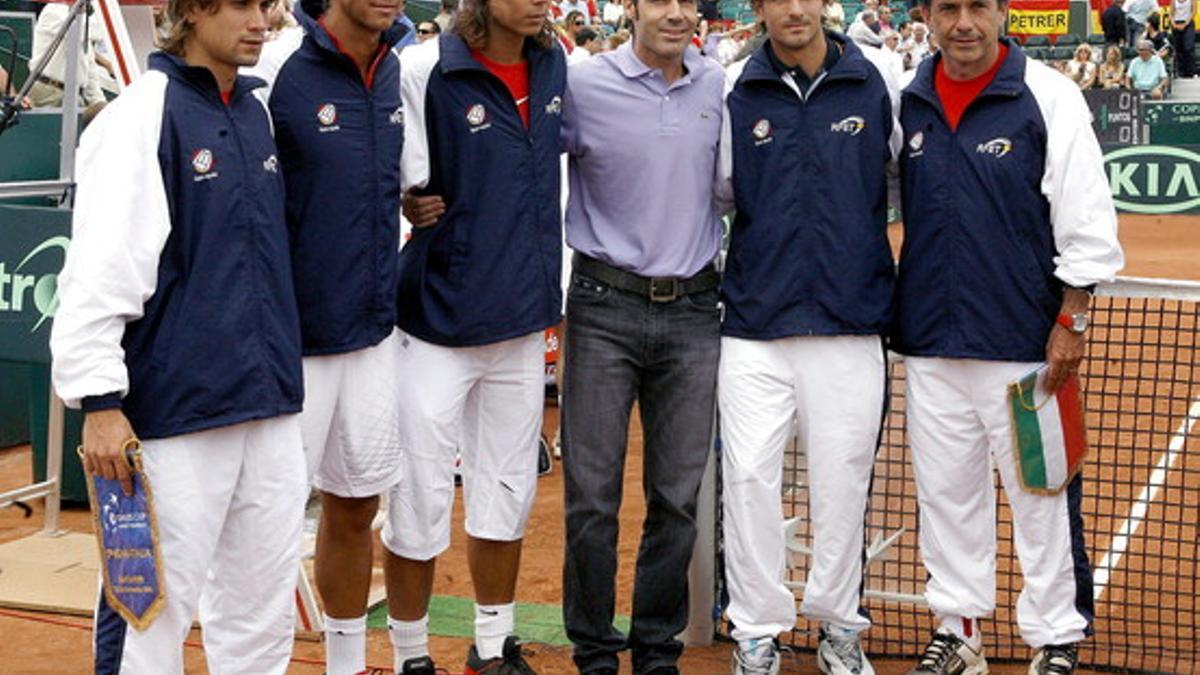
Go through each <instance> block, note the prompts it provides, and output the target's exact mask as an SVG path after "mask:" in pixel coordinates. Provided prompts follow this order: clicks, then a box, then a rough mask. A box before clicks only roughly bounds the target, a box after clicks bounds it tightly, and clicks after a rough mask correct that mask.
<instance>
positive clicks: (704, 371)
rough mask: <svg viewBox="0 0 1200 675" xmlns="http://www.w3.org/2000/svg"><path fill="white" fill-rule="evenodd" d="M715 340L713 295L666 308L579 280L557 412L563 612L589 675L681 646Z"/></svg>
mask: <svg viewBox="0 0 1200 675" xmlns="http://www.w3.org/2000/svg"><path fill="white" fill-rule="evenodd" d="M719 333H720V309H719V306H718V303H717V291H716V290H715V289H714V290H711V291H703V292H700V293H693V294H691V295H685V296H682V297H679V298H677V299H675V300H673V301H671V302H665V303H659V302H651V301H650V300H649V299H648V298H646V297H641V296H638V295H634V294H632V293H626V292H624V291H621V290H618V289H615V288H612V287H609V286H607V285H605V284H603V283H601V282H598V281H596V280H595V279H592V278H590V277H586V276H583V275H581V274H579V273H576V274H574V275H573V278H572V280H571V288H570V291H569V292H568V295H567V331H566V352H565V359H566V365H565V369H564V379H563V408H562V440H563V467H564V475H565V479H566V518H567V540H566V563H565V565H564V568H563V596H564V597H563V617H564V620H565V623H566V629H567V636H568V637H570V638H571V641H572V642H573V643H574V644H575V655H574V656H575V664H576V666H578V668H579V670H580V671H581V672H583V673H587V672H592V671H596V670H603V669H608V668H612V669H616V668H617V654H618V652H620V651H621V650H623V649H626V648H629V649H631V650H632V651H633V668H634V672H635V673H645V672H648V671H650V670H653V669H654V668H658V667H661V666H671V665H674V664H675V662H676V661H677V660H678V658H679V655H680V654H681V653H682V651H683V645H682V644H681V643H680V642H679V641H678V640H676V639H675V636H676V635H677V634H678V633H680V632H681V631H682V630H683V629H684V627H685V626H686V623H687V599H688V590H687V567H688V563H689V562H690V561H691V557H692V546H693V543H694V542H695V539H696V522H695V516H696V497H697V493H698V492H699V489H700V479H701V478H702V477H703V475H704V468H705V465H706V462H707V459H708V453H709V452H711V451H712V438H711V433H712V422H713V413H714V403H715V394H716V383H717V359H718V354H719V350H720V334H719ZM634 401H637V402H638V404H639V409H640V412H641V418H642V433H643V438H644V440H645V450H644V456H643V478H642V491H643V493H644V494H645V498H646V519H645V521H644V522H643V525H642V541H641V546H640V548H639V550H638V557H637V569H636V574H635V577H634V588H633V621H632V625H631V626H630V631H629V636H628V638H626V637H625V636H624V635H622V634H621V633H620V632H619V631H618V630H617V629H616V628H615V627H614V626H613V611H614V602H615V597H614V596H615V581H616V574H617V529H618V528H617V511H618V510H619V508H620V506H621V492H622V487H623V485H622V477H623V475H624V469H625V450H626V442H627V439H628V434H629V415H630V411H631V409H632V407H633V403H634Z"/></svg>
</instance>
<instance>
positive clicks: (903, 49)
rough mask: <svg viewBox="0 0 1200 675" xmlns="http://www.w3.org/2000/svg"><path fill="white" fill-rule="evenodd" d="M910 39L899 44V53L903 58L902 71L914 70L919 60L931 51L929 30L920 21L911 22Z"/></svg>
mask: <svg viewBox="0 0 1200 675" xmlns="http://www.w3.org/2000/svg"><path fill="white" fill-rule="evenodd" d="M911 25H912V37H910V38H909V39H907V40H904V41H902V42H901V43H900V49H899V51H900V53H901V54H902V55H903V56H904V69H905V70H912V69H913V68H916V67H917V65H918V64H920V63H921V60H922V59H924V58H925V57H926V56H928V55H929V53H930V52H932V51H933V45H931V44H930V41H929V28H928V27H926V25H925V24H923V23H921V22H920V21H914V22H912V24H911Z"/></svg>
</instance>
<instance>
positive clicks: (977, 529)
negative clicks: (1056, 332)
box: [905, 357, 1092, 648]
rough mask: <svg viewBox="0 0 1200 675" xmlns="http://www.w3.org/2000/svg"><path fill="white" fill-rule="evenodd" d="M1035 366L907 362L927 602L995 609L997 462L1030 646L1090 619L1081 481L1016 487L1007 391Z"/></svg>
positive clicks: (952, 608) (1062, 636) (955, 608)
mask: <svg viewBox="0 0 1200 675" xmlns="http://www.w3.org/2000/svg"><path fill="white" fill-rule="evenodd" d="M1038 365H1039V364H1037V363H1014V362H996V361H978V360H968V359H937V358H919V357H909V358H906V359H905V368H906V373H907V381H908V396H907V399H908V439H909V444H910V445H911V447H912V454H913V465H914V468H915V470H916V477H917V498H918V502H919V504H920V512H921V537H920V542H921V555H922V557H923V558H924V560H925V567H926V568H927V569H928V570H929V575H930V578H929V582H928V583H927V584H926V587H925V597H926V599H927V600H928V601H929V606H930V607H931V608H932V609H933V611H934V613H935V614H936V615H937V616H938V617H939V618H940V619H941V620H942V621H943V623H949V624H951V625H953V623H954V622H955V621H956V620H957V618H959V617H965V618H972V619H973V618H979V617H984V616H988V615H990V614H991V613H992V612H993V610H995V608H996V493H995V488H994V487H993V486H994V484H995V483H994V479H993V477H992V466H993V464H994V465H995V466H996V467H997V468H999V470H1000V480H1001V482H1002V483H1003V485H1004V490H1005V493H1006V494H1007V496H1008V501H1009V504H1011V506H1012V511H1013V521H1014V532H1013V538H1014V540H1015V542H1016V548H1017V556H1018V558H1019V560H1020V562H1021V570H1022V571H1023V573H1024V579H1025V585H1024V588H1023V589H1022V590H1021V595H1020V599H1019V600H1018V601H1017V623H1018V625H1019V626H1020V629H1021V636H1022V638H1024V640H1025V641H1026V642H1027V643H1029V645H1030V646H1032V647H1034V648H1038V647H1041V646H1043V645H1047V644H1061V643H1064V642H1077V641H1079V640H1082V639H1083V637H1084V635H1085V632H1088V631H1089V627H1090V621H1091V617H1092V578H1091V567H1090V566H1089V564H1088V560H1087V553H1086V551H1085V550H1084V544H1083V532H1082V519H1081V517H1080V513H1079V507H1080V500H1081V498H1082V495H1081V481H1080V479H1078V478H1077V479H1076V480H1075V481H1074V482H1073V483H1072V484H1071V486H1070V487H1068V488H1067V489H1065V490H1063V491H1062V492H1061V493H1059V494H1057V495H1053V496H1044V495H1036V494H1032V493H1029V492H1026V491H1025V490H1023V489H1022V488H1021V483H1020V478H1019V477H1018V475H1017V467H1016V463H1015V461H1014V454H1013V446H1012V418H1011V416H1010V413H1009V409H1008V406H1007V398H1006V391H1007V386H1008V383H1009V382H1010V381H1012V380H1015V379H1017V378H1018V377H1020V376H1021V375H1024V374H1025V373H1028V372H1029V371H1030V370H1033V369H1034V368H1036V367H1037V366H1038ZM1041 395H1044V392H1039V396H1041Z"/></svg>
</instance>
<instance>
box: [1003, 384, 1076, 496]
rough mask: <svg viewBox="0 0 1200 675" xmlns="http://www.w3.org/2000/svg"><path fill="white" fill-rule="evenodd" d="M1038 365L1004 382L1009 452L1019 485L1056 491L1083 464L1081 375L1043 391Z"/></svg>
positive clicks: (1072, 476)
mask: <svg viewBox="0 0 1200 675" xmlns="http://www.w3.org/2000/svg"><path fill="white" fill-rule="evenodd" d="M1048 372H1049V368H1047V367H1046V366H1044V365H1043V366H1040V367H1038V368H1037V369H1036V370H1034V371H1032V372H1030V373H1027V374H1026V375H1024V376H1022V377H1021V378H1020V379H1019V380H1015V381H1013V382H1010V383H1009V385H1008V402H1009V410H1010V411H1011V412H1012V426H1013V451H1014V453H1015V459H1016V462H1017V473H1018V475H1020V477H1021V485H1022V487H1024V488H1025V490H1026V491H1028V492H1034V493H1041V494H1057V493H1058V492H1061V491H1062V489H1063V488H1065V487H1066V486H1067V483H1069V482H1070V481H1071V479H1072V478H1074V477H1075V474H1076V473H1078V472H1079V469H1080V467H1082V466H1083V458H1084V456H1086V455H1087V435H1086V433H1085V431H1084V426H1083V405H1082V399H1081V397H1080V394H1079V376H1078V375H1077V374H1075V373H1071V374H1070V375H1069V376H1068V377H1067V379H1066V381H1065V382H1063V384H1062V386H1060V387H1059V388H1058V391H1056V392H1054V393H1053V394H1050V393H1047V392H1046V388H1045V381H1046V374H1047V373H1048Z"/></svg>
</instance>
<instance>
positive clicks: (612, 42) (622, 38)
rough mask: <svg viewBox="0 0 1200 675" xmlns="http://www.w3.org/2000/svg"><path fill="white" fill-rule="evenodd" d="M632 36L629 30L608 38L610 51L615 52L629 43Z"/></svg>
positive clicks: (620, 31)
mask: <svg viewBox="0 0 1200 675" xmlns="http://www.w3.org/2000/svg"><path fill="white" fill-rule="evenodd" d="M630 37H632V34H631V33H630V32H629V31H627V30H619V31H617V32H615V33H613V34H612V35H610V36H608V51H610V52H611V51H614V50H615V49H616V48H617V47H620V46H621V45H623V44H625V43H626V42H629V38H630Z"/></svg>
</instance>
